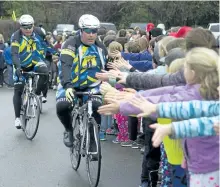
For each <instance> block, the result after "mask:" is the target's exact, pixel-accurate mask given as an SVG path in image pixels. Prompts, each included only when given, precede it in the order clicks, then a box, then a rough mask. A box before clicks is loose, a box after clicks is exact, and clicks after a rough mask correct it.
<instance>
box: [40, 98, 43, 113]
mask: <svg viewBox="0 0 220 187" xmlns="http://www.w3.org/2000/svg"><path fill="white" fill-rule="evenodd" d="M39 101H40V113H41V114H42V113H43V105H42V96H40V98H39Z"/></svg>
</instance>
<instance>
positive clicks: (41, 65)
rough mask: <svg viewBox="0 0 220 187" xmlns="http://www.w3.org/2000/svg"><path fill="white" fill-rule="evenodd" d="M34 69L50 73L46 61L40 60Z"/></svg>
mask: <svg viewBox="0 0 220 187" xmlns="http://www.w3.org/2000/svg"><path fill="white" fill-rule="evenodd" d="M34 71H36V72H38V73H45V74H49V70H48V68H47V65H46V63H44V62H38V63H37V64H36V65H35V66H34Z"/></svg>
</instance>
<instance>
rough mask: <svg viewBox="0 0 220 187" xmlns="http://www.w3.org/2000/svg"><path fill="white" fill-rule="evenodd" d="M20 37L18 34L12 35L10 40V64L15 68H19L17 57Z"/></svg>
mask: <svg viewBox="0 0 220 187" xmlns="http://www.w3.org/2000/svg"><path fill="white" fill-rule="evenodd" d="M19 41H20V35H19V33H18V32H16V33H14V34H13V35H12V38H11V56H12V62H13V64H14V66H15V68H16V69H17V68H21V63H20V57H19V47H20V43H19Z"/></svg>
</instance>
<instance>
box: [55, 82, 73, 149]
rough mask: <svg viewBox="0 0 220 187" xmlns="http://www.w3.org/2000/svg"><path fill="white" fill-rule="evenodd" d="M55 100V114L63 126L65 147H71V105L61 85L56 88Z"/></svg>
mask: <svg viewBox="0 0 220 187" xmlns="http://www.w3.org/2000/svg"><path fill="white" fill-rule="evenodd" d="M56 101H57V104H56V111H57V116H58V118H59V120H60V122H61V123H62V124H63V126H64V128H65V132H64V137H63V142H64V144H65V145H66V146H67V147H71V146H72V145H73V128H72V116H71V111H72V107H71V103H70V102H68V101H67V99H66V95H65V90H64V89H63V88H62V86H61V85H59V89H58V90H57V94H56Z"/></svg>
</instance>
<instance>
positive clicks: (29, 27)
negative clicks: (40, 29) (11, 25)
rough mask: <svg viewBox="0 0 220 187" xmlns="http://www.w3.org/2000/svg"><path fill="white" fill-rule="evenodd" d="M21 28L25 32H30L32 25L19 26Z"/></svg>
mask: <svg viewBox="0 0 220 187" xmlns="http://www.w3.org/2000/svg"><path fill="white" fill-rule="evenodd" d="M21 28H22V29H25V30H30V29H32V28H33V25H21Z"/></svg>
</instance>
